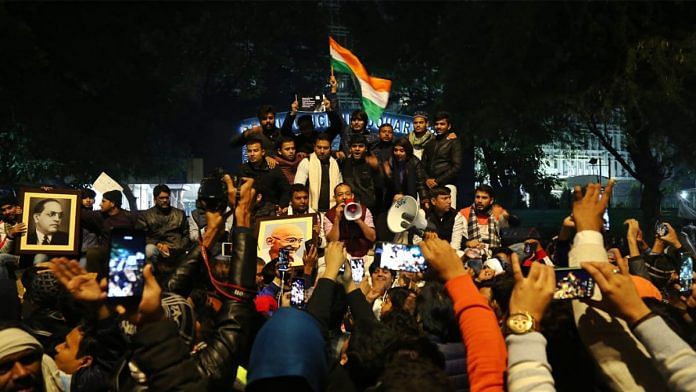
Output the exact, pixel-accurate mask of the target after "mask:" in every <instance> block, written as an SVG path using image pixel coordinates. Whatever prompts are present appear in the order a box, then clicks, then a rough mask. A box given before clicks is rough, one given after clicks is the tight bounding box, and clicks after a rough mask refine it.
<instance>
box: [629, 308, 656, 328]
mask: <svg viewBox="0 0 696 392" xmlns="http://www.w3.org/2000/svg"><path fill="white" fill-rule="evenodd" d="M653 317H658V314H657V313H655V312H653V311H652V310H651V311H650V313H648V314H646V315H645V316H643V317H641V318H639V319H638V320H636V322H634V323H633V324H631V325H630V327H631V331H633V330H635V329H636V328H638V326H639V325H641V324H642V323H643V322H645V321H647V320H649V319H651V318H653Z"/></svg>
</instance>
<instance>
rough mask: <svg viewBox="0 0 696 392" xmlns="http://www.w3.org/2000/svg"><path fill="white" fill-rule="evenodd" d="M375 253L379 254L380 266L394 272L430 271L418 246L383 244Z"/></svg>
mask: <svg viewBox="0 0 696 392" xmlns="http://www.w3.org/2000/svg"><path fill="white" fill-rule="evenodd" d="M375 252H376V253H378V254H379V258H380V266H381V267H382V268H388V269H390V270H394V271H407V272H424V271H425V270H427V269H428V265H427V264H426V262H425V258H424V257H423V253H422V252H421V249H420V247H419V246H418V245H403V244H394V243H391V242H382V243H380V244H379V246H377V248H376V249H375Z"/></svg>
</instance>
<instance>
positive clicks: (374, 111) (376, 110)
mask: <svg viewBox="0 0 696 392" xmlns="http://www.w3.org/2000/svg"><path fill="white" fill-rule="evenodd" d="M331 65H332V66H333V69H334V72H341V73H347V74H350V75H351V76H352V77H353V78H356V76H355V74H354V73H353V71H352V70H351V69H350V67H348V64H346V63H344V62H342V61H338V60H336V59H334V58H332V59H331ZM358 89H359V86H358ZM359 93H360V100H361V101H362V106H363V109H364V110H365V113H367V117H369V119H370V120H372V122H374V123H375V124H376V123H377V121H378V120H379V118H380V117H382V113H383V112H384V109H383V108H381V107H379V105H377V104H376V103H374V102H372V101H370V100H369V99H367V98H365V97H364V96H363V95H362V92H359Z"/></svg>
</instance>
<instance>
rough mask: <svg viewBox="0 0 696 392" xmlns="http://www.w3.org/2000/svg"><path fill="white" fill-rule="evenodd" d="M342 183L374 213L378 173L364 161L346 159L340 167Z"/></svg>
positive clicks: (378, 179) (376, 201) (351, 158)
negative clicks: (348, 186) (346, 184)
mask: <svg viewBox="0 0 696 392" xmlns="http://www.w3.org/2000/svg"><path fill="white" fill-rule="evenodd" d="M341 173H342V174H343V181H345V182H346V183H348V184H349V185H350V187H351V189H352V190H353V194H354V195H355V197H356V198H357V199H358V200H359V201H360V202H361V203H362V204H365V205H366V206H367V208H369V209H370V211H376V208H375V207H376V206H377V203H378V200H377V189H378V188H379V181H380V173H379V171H378V170H375V169H373V168H371V167H370V165H368V164H367V162H365V159H360V160H356V159H353V157H348V158H346V159H344V160H343V163H342V165H341Z"/></svg>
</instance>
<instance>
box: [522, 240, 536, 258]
mask: <svg viewBox="0 0 696 392" xmlns="http://www.w3.org/2000/svg"><path fill="white" fill-rule="evenodd" d="M532 256H534V244H530V243H527V244H524V259H525V260H527V259H529V258H531V257H532Z"/></svg>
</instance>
